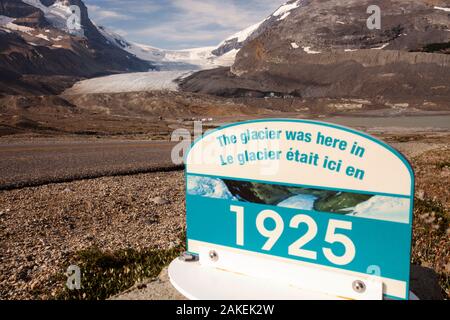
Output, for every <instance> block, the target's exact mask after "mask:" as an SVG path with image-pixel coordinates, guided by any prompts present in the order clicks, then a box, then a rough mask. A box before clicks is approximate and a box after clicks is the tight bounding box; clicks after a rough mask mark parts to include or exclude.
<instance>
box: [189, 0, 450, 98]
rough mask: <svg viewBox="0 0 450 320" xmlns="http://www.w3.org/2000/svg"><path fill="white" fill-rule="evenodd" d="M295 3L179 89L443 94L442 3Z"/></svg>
mask: <svg viewBox="0 0 450 320" xmlns="http://www.w3.org/2000/svg"><path fill="white" fill-rule="evenodd" d="M372 4H373V1H370V0H340V1H332V0H321V1H319V0H295V1H289V2H287V3H286V4H284V5H283V6H282V7H280V8H279V9H278V10H277V11H276V12H275V13H274V14H272V15H271V16H270V17H269V18H268V19H266V20H265V21H264V22H263V23H261V24H260V25H259V26H258V28H256V30H255V31H253V33H252V34H251V35H250V37H249V38H248V40H247V41H246V42H244V43H243V46H242V49H241V50H240V51H239V53H238V54H237V57H236V61H235V63H234V65H233V66H232V67H231V68H230V69H228V68H221V69H215V70H208V71H202V72H199V73H196V74H194V75H192V76H191V77H188V78H186V79H185V80H184V81H183V82H182V83H181V87H182V88H183V89H184V90H187V91H194V92H202V93H210V94H217V95H224V96H249V95H250V96H267V95H273V94H275V95H292V96H298V97H305V98H316V97H332V98H333V97H371V98H377V97H378V98H380V97H381V98H383V97H390V98H405V97H422V98H424V99H425V98H426V99H428V98H432V99H437V100H441V101H448V100H449V99H448V98H449V97H450V86H449V83H450V55H449V53H450V3H449V2H448V1H439V0H434V1H433V0H418V1H407V0H380V1H377V5H379V6H380V8H381V16H382V27H381V30H369V28H368V27H367V24H366V21H367V19H368V17H369V16H370V14H368V13H367V8H368V6H369V5H372Z"/></svg>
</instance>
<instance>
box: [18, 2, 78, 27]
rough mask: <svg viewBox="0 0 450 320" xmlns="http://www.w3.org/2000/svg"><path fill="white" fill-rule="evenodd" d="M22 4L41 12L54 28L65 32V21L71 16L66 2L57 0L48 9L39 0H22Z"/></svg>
mask: <svg viewBox="0 0 450 320" xmlns="http://www.w3.org/2000/svg"><path fill="white" fill-rule="evenodd" d="M22 2H24V3H26V4H29V5H30V6H33V7H35V8H38V9H39V10H41V11H42V12H43V13H44V16H45V18H46V19H47V21H48V22H50V23H51V24H52V25H53V26H54V27H55V28H57V29H60V30H64V31H67V19H68V18H69V17H70V16H71V15H72V12H71V10H70V6H69V5H68V2H65V1H63V0H57V1H56V2H55V3H54V4H52V5H51V6H48V7H46V6H45V5H43V4H42V3H41V1H40V0H22Z"/></svg>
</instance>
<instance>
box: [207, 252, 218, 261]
mask: <svg viewBox="0 0 450 320" xmlns="http://www.w3.org/2000/svg"><path fill="white" fill-rule="evenodd" d="M209 258H210V259H211V260H212V261H214V262H216V261H217V260H219V255H218V254H217V252H215V251H214V250H211V251H210V252H209Z"/></svg>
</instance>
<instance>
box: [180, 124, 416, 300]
mask: <svg viewBox="0 0 450 320" xmlns="http://www.w3.org/2000/svg"><path fill="white" fill-rule="evenodd" d="M186 181H187V190H186V208H187V239H188V242H187V245H188V250H189V252H192V253H198V254H199V253H201V251H202V250H204V248H211V247H214V248H220V249H221V250H225V251H226V252H230V254H232V256H234V257H235V258H234V259H235V260H240V261H234V262H233V263H231V265H233V266H232V267H231V268H233V269H234V270H231V271H236V272H238V273H239V272H240V271H242V272H243V273H245V272H252V271H251V270H250V269H251V268H253V269H255V268H258V267H257V266H251V268H250V267H249V266H248V264H249V263H251V262H248V261H252V260H251V259H262V260H258V261H262V264H264V265H266V266H275V264H274V263H275V262H276V263H282V264H281V265H283V264H286V265H287V266H289V267H287V268H286V270H287V269H289V272H284V271H283V270H282V268H281V267H271V268H272V269H271V270H273V269H274V268H277V269H278V270H273V273H272V275H271V277H275V278H276V277H278V276H279V277H280V279H281V278H284V279H285V278H286V277H287V274H289V277H293V278H297V277H299V279H301V277H302V274H304V273H305V272H312V274H316V275H317V278H318V279H316V281H319V285H318V287H319V288H323V289H324V290H325V291H327V288H328V287H330V288H331V287H333V286H341V284H337V283H332V282H333V281H334V280H333V279H338V278H339V277H340V275H342V276H346V277H352V279H353V278H355V279H358V278H361V279H367V278H368V277H371V279H376V280H377V281H378V282H379V283H380V288H382V294H384V296H385V297H389V298H395V299H408V297H409V273H410V254H411V252H410V251H411V234H412V210H413V195H414V175H413V171H412V169H411V167H410V165H409V163H408V162H407V161H406V160H405V158H404V157H403V156H402V155H401V154H399V153H398V152H397V151H396V150H394V149H393V148H392V147H390V146H388V145H387V144H385V143H383V142H381V141H379V140H377V139H375V138H373V137H370V136H368V135H366V134H364V133H361V132H357V131H354V130H352V129H348V128H345V127H341V126H337V125H332V124H327V123H321V122H316V121H309V120H288V119H286V120H285V119H274V120H257V121H249V122H244V123H238V124H232V125H228V126H225V127H222V128H220V129H218V130H215V131H213V132H210V133H208V134H206V135H205V136H203V137H202V138H201V139H199V140H198V141H196V143H195V144H194V145H193V146H192V148H191V149H190V151H189V153H188V155H187V157H186ZM212 255H214V253H213V254H212ZM212 258H214V256H212ZM249 259H250V260H249ZM246 261H247V262H246ZM258 264H261V263H260V262H258ZM277 266H279V265H278V264H277ZM224 268H225V267H224ZM247 269H249V270H247ZM297 270H298V272H297ZM305 270H306V271H305ZM308 270H309V271H308ZM266 271H267V270H266ZM266 271H265V272H266ZM267 272H269V273H270V272H272V271H270V270H269V271H267ZM267 272H266V273H267ZM292 272H293V274H292ZM264 274H265V273H264ZM321 274H322V275H323V277H321ZM325 279H329V280H325ZM302 281H303V282H302ZM308 281H309V280H308V279H306V278H305V279H303V280H301V281H300V280H298V281H297V282H296V284H297V285H299V286H300V287H301V286H302V283H305V285H306V283H307V282H308ZM321 281H322V282H321ZM355 286H356V288H355ZM361 286H362V285H361ZM361 286H360V287H358V282H356V285H355V283H353V289H354V290H356V291H358V290H359V291H363V290H364V288H363V287H361ZM308 288H309V289H311V286H309V287H308ZM380 290H381V289H380ZM328 291H330V292H341V291H339V290H337V291H336V290H334V289H333V290H331V289H330V290H328ZM343 292H345V290H344V291H343Z"/></svg>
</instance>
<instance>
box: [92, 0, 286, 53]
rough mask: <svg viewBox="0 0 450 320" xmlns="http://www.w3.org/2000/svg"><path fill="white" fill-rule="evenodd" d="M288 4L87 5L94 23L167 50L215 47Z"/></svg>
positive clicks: (97, 0)
mask: <svg viewBox="0 0 450 320" xmlns="http://www.w3.org/2000/svg"><path fill="white" fill-rule="evenodd" d="M286 1H287V0H84V2H85V4H86V5H87V6H88V9H89V16H90V18H91V19H92V20H93V21H94V22H95V23H96V24H97V25H102V26H105V27H107V28H109V29H111V30H112V31H114V32H116V33H118V34H120V35H122V36H124V37H125V38H126V39H127V40H129V41H134V42H138V43H142V44H147V45H151V46H155V47H158V48H163V49H187V48H196V47H204V46H215V45H217V44H219V43H220V42H222V41H223V40H224V39H226V38H228V37H229V36H231V35H232V34H234V33H236V32H238V31H240V30H242V29H245V28H247V27H249V26H251V25H253V24H255V23H258V22H260V21H261V20H263V19H265V18H266V17H267V16H268V15H270V14H271V13H272V12H273V11H275V10H276V9H277V8H278V7H279V6H280V5H282V4H283V3H284V2H286Z"/></svg>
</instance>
